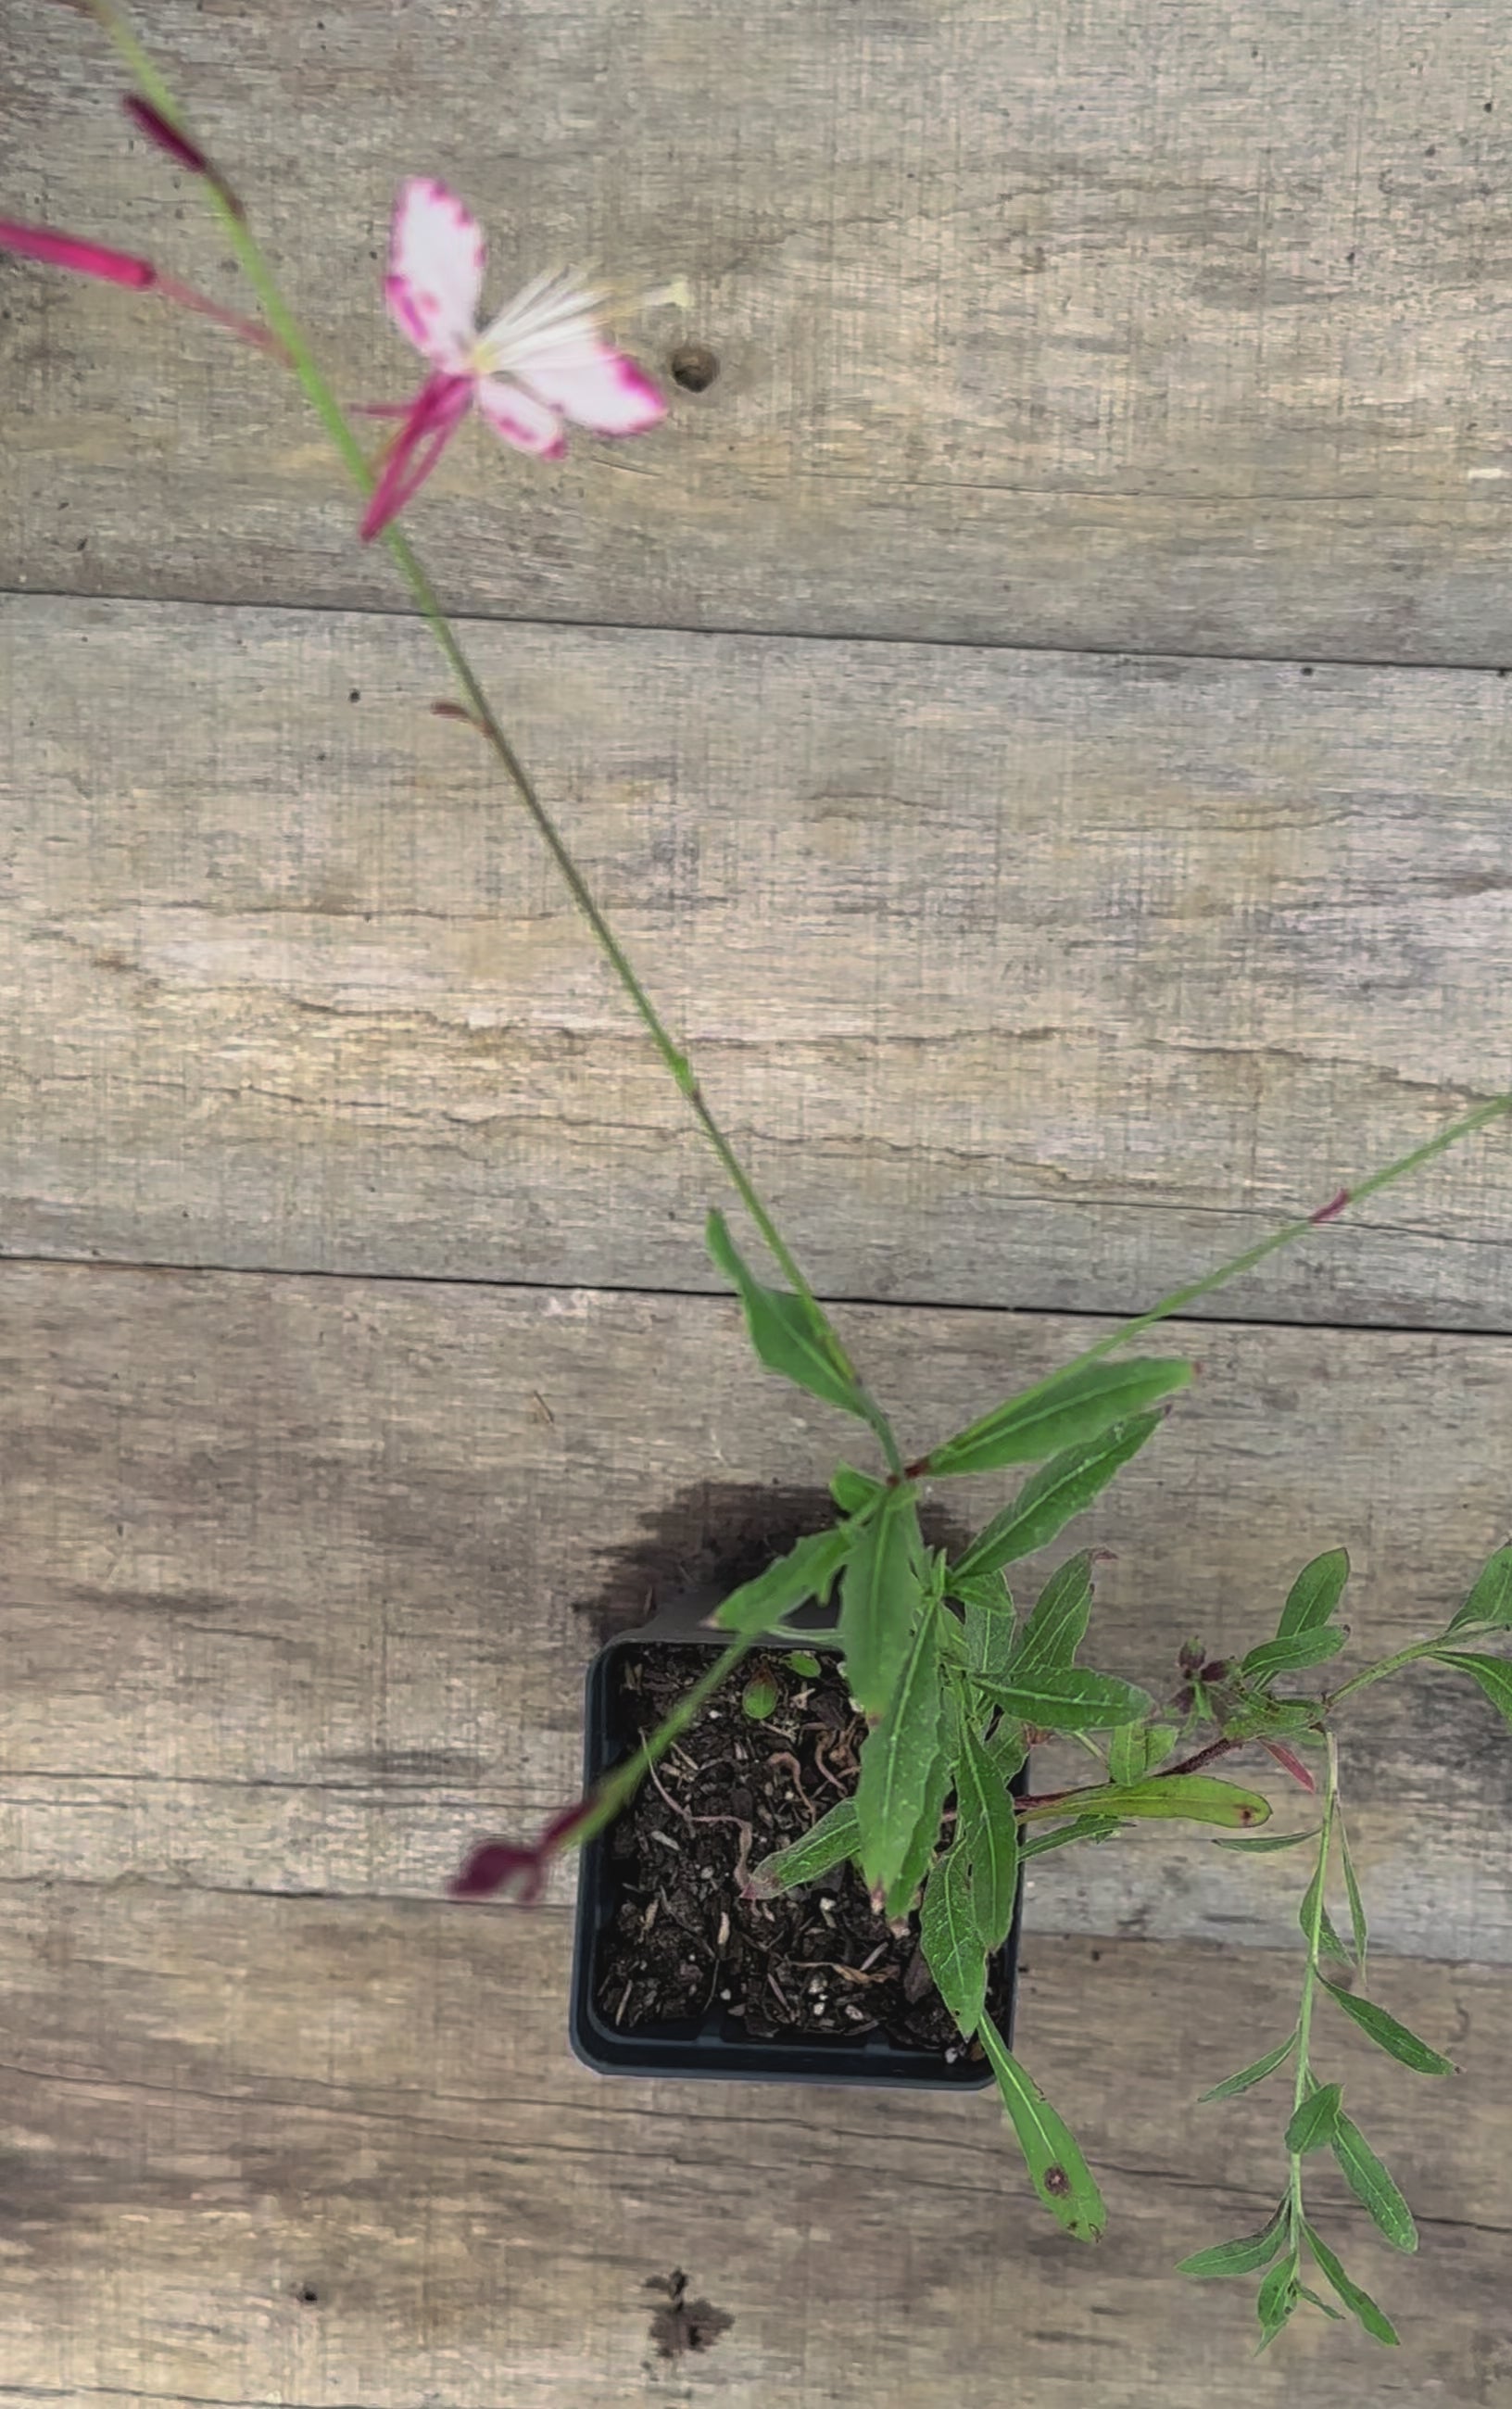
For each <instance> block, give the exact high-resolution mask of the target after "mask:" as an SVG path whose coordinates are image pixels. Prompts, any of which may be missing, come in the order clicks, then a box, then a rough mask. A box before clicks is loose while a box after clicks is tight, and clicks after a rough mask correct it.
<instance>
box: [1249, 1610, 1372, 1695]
mask: <svg viewBox="0 0 1512 2409" xmlns="http://www.w3.org/2000/svg"><path fill="white" fill-rule="evenodd" d="M1348 1637H1349V1635H1348V1633H1347V1632H1346V1631H1340V1630H1339V1629H1338V1628H1337V1626H1336V1625H1335V1624H1332V1623H1318V1625H1317V1626H1316V1627H1315V1628H1314V1629H1313V1630H1311V1631H1294V1632H1292V1633H1291V1634H1290V1635H1289V1637H1287V1638H1285V1639H1262V1640H1261V1642H1260V1646H1259V1647H1258V1648H1252V1649H1251V1650H1250V1652H1249V1653H1248V1655H1247V1656H1246V1657H1244V1658H1243V1659H1242V1660H1241V1662H1240V1666H1239V1673H1240V1678H1241V1680H1243V1681H1274V1680H1275V1678H1276V1676H1277V1674H1278V1673H1301V1672H1303V1671H1304V1670H1305V1669H1306V1667H1307V1666H1309V1665H1324V1664H1326V1663H1327V1662H1328V1659H1329V1658H1330V1657H1331V1656H1336V1655H1337V1654H1338V1652H1339V1651H1340V1649H1341V1648H1343V1647H1344V1646H1345V1644H1346V1641H1347V1639H1348Z"/></svg>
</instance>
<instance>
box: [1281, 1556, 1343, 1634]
mask: <svg viewBox="0 0 1512 2409" xmlns="http://www.w3.org/2000/svg"><path fill="white" fill-rule="evenodd" d="M1348 1578H1349V1558H1348V1555H1347V1553H1346V1551H1345V1550H1344V1549H1343V1548H1331V1549H1330V1550H1329V1551H1328V1553H1327V1554H1326V1555H1322V1556H1315V1557H1314V1558H1313V1561H1312V1563H1311V1564H1310V1565H1303V1568H1302V1570H1301V1572H1300V1573H1299V1574H1298V1575H1297V1578H1296V1580H1294V1581H1293V1582H1292V1584H1291V1589H1290V1593H1289V1596H1288V1598H1287V1602H1286V1604H1285V1606H1284V1607H1283V1608H1281V1620H1280V1622H1279V1623H1277V1625H1276V1629H1275V1636H1276V1637H1277V1638H1278V1639H1290V1638H1292V1637H1294V1636H1295V1635H1296V1633H1298V1632H1299V1631H1312V1630H1315V1629H1316V1628H1317V1626H1318V1624H1319V1623H1327V1622H1328V1621H1329V1620H1330V1618H1331V1616H1332V1613H1333V1610H1334V1608H1335V1607H1336V1606H1337V1605H1338V1603H1339V1600H1340V1598H1341V1597H1342V1596H1343V1595H1344V1585H1345V1583H1346V1580H1348Z"/></svg>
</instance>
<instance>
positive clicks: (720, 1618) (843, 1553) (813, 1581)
mask: <svg viewBox="0 0 1512 2409" xmlns="http://www.w3.org/2000/svg"><path fill="white" fill-rule="evenodd" d="M856 1536H857V1534H856V1531H855V1529H854V1527H853V1526H852V1525H851V1524H850V1523H845V1522H842V1523H841V1524H839V1525H838V1527H837V1528H836V1529H834V1530H833V1531H816V1532H814V1535H813V1536H812V1537H810V1538H806V1539H799V1543H798V1545H797V1547H795V1548H789V1549H788V1551H787V1553H786V1555H785V1556H779V1557H778V1558H777V1560H776V1562H775V1564H770V1565H768V1566H767V1567H766V1570H765V1571H764V1572H759V1573H757V1574H756V1578H755V1580H748V1581H742V1584H741V1586H740V1588H739V1589H735V1590H731V1592H730V1594H729V1595H728V1597H727V1598H726V1600H725V1602H724V1604H723V1605H722V1606H721V1607H720V1608H719V1609H718V1611H717V1612H716V1613H715V1614H714V1615H713V1616H712V1618H711V1620H712V1621H713V1622H714V1623H717V1624H718V1625H719V1627H720V1629H721V1630H722V1631H742V1632H761V1631H770V1630H772V1629H774V1628H775V1626H776V1625H777V1624H778V1623H781V1621H782V1619H783V1616H784V1615H785V1614H791V1612H792V1611H793V1608H795V1607H799V1606H805V1605H807V1603H808V1601H809V1599H810V1598H811V1597H816V1598H817V1599H818V1600H819V1601H820V1603H821V1605H822V1604H823V1603H824V1601H825V1600H826V1599H827V1598H828V1595H829V1593H830V1590H831V1589H832V1588H833V1586H834V1580H835V1576H836V1574H837V1573H838V1572H839V1570H840V1568H841V1566H842V1564H843V1563H844V1562H845V1559H846V1557H847V1556H848V1555H849V1554H850V1551H851V1549H852V1548H853V1546H854V1545H855V1543H856Z"/></svg>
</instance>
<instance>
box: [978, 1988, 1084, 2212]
mask: <svg viewBox="0 0 1512 2409" xmlns="http://www.w3.org/2000/svg"><path fill="white" fill-rule="evenodd" d="M977 2034H978V2037H979V2039H980V2041H981V2043H982V2046H983V2048H984V2049H985V2050H986V2054H987V2056H988V2059H989V2060H990V2062H991V2066H992V2071H993V2073H994V2074H995V2075H996V2076H997V2078H998V2090H999V2092H1000V2094H1001V2099H1002V2104H1003V2107H1004V2108H1005V2109H1006V2111H1007V2113H1008V2118H1009V2121H1010V2123H1011V2124H1012V2126H1013V2128H1014V2131H1015V2134H1016V2135H1017V2137H1018V2146H1019V2148H1020V2149H1021V2150H1022V2151H1023V2153H1024V2163H1025V2165H1026V2166H1027V2167H1028V2169H1029V2173H1030V2182H1031V2183H1032V2185H1034V2188H1035V2190H1036V2191H1037V2192H1038V2193H1039V2196H1040V2198H1041V2200H1043V2201H1044V2205H1045V2207H1046V2208H1047V2209H1048V2210H1049V2212H1050V2214H1051V2215H1052V2216H1053V2217H1054V2218H1055V2220H1056V2222H1057V2224H1058V2225H1061V2226H1064V2228H1065V2229H1066V2231H1067V2232H1068V2233H1073V2234H1074V2235H1075V2237H1076V2239H1077V2241H1078V2242H1095V2241H1096V2240H1097V2238H1098V2235H1099V2234H1100V2233H1101V2232H1102V2229H1103V2227H1104V2226H1105V2225H1106V2223H1107V2221H1108V2213H1107V2210H1106V2209H1105V2208H1104V2206H1103V2204H1102V2193H1101V2192H1100V2191H1099V2189H1098V2187H1097V2185H1096V2184H1095V2183H1094V2182H1093V2180H1092V2176H1091V2171H1090V2170H1089V2169H1088V2167H1087V2160H1086V2159H1085V2158H1084V2157H1083V2156H1082V2154H1081V2151H1080V2149H1079V2148H1078V2147H1077V2143H1076V2137H1075V2135H1074V2133H1073V2131H1072V2129H1071V2128H1070V2126H1069V2125H1068V2124H1067V2123H1066V2121H1065V2119H1064V2118H1063V2117H1062V2116H1060V2115H1058V2113H1057V2112H1056V2110H1055V2109H1054V2108H1052V2107H1051V2105H1050V2102H1049V2101H1048V2099H1046V2098H1045V2096H1044V2092H1043V2091H1042V2090H1041V2089H1040V2086H1039V2084H1037V2083H1035V2082H1033V2081H1032V2080H1031V2079H1030V2076H1029V2075H1028V2074H1026V2073H1025V2071H1024V2069H1023V2068H1022V2067H1021V2066H1020V2065H1019V2063H1018V2060H1017V2058H1016V2057H1015V2056H1014V2054H1013V2052H1012V2050H1011V2049H1010V2048H1009V2047H1008V2044H1007V2042H1006V2041H1004V2040H1003V2037H1002V2035H1001V2032H1000V2031H999V2030H998V2027H997V2026H996V2025H995V2024H994V2023H993V2021H992V2018H991V2017H990V2016H988V2015H984V2016H983V2018H982V2021H981V2023H980V2024H979V2025H978V2027H977Z"/></svg>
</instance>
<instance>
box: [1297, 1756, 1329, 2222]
mask: <svg viewBox="0 0 1512 2409" xmlns="http://www.w3.org/2000/svg"><path fill="white" fill-rule="evenodd" d="M1326 1738H1327V1741H1328V1771H1327V1773H1326V1775H1325V1776H1324V1783H1323V1821H1322V1825H1321V1826H1320V1828H1319V1832H1318V1871H1317V1875H1316V1882H1317V1896H1316V1897H1315V1898H1314V1900H1313V1911H1312V1914H1311V1916H1310V1917H1309V1918H1308V1924H1307V1967H1306V1970H1305V1972H1304V1973H1303V1978H1302V2006H1301V2009H1300V2010H1299V2012H1298V2016H1297V2080H1296V2084H1295V2087H1294V2089H1293V2091H1292V2096H1291V2108H1292V2113H1293V2114H1295V2113H1296V2112H1297V2110H1298V2109H1299V2108H1300V2107H1301V2106H1302V2104H1303V2100H1304V2099H1306V2097H1307V2089H1308V2084H1309V2083H1310V2082H1311V2079H1312V2068H1311V2067H1310V2065H1309V2064H1308V2061H1307V2046H1308V2042H1309V2041H1310V2040H1311V2038H1312V2029H1313V2006H1314V2002H1315V2001H1316V1999H1317V1997H1318V1974H1319V1971H1320V1969H1319V1966H1318V1955H1319V1952H1320V1951H1321V1949H1322V1946H1323V1917H1324V1913H1325V1911H1326V1905H1327V1902H1326V1900H1325V1897H1324V1890H1325V1886H1326V1884H1327V1881H1328V1864H1329V1858H1330V1855H1331V1854H1332V1848H1333V1819H1334V1815H1335V1813H1336V1811H1337V1808H1338V1799H1339V1749H1338V1742H1337V1741H1336V1740H1335V1738H1334V1737H1333V1734H1332V1732H1329V1733H1328V1734H1327V1735H1326ZM1288 2197H1289V2200H1290V2203H1291V2223H1292V2232H1293V2234H1299V2233H1300V2232H1301V2231H1302V2227H1303V2200H1302V2160H1301V2158H1300V2157H1298V2155H1297V2153H1296V2152H1295V2151H1292V2152H1291V2153H1290V2154H1289V2184H1288Z"/></svg>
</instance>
